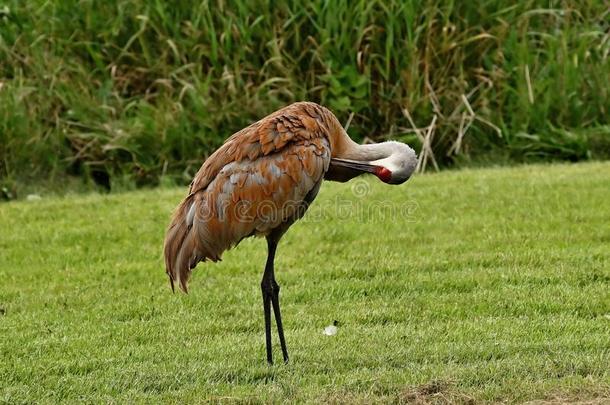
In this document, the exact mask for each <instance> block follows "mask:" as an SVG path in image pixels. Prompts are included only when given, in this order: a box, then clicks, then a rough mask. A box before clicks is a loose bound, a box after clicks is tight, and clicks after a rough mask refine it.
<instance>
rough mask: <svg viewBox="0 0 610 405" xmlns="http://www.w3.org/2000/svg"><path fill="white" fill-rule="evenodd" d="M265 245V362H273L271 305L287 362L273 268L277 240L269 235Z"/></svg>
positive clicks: (263, 285) (277, 289)
mask: <svg viewBox="0 0 610 405" xmlns="http://www.w3.org/2000/svg"><path fill="white" fill-rule="evenodd" d="M267 247H268V255H267V264H266V265H265V273H264V274H263V280H262V281H261V290H262V292H263V309H264V311H265V338H266V344H267V362H268V363H269V364H273V354H272V351H271V308H270V307H271V305H273V313H274V314H275V323H276V325H277V331H278V335H279V337H280V346H281V347H282V355H283V357H284V362H288V350H287V349H286V340H285V339H284V328H283V326H282V315H281V313H280V297H279V294H280V286H279V285H278V284H277V282H276V281H275V274H274V270H273V261H274V258H275V249H276V247H277V240H275V239H274V238H271V237H269V238H267Z"/></svg>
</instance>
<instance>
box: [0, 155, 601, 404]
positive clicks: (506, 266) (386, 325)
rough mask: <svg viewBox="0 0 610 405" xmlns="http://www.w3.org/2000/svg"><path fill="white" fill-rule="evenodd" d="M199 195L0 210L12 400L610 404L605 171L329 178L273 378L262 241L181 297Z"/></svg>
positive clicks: (286, 252)
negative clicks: (171, 257)
mask: <svg viewBox="0 0 610 405" xmlns="http://www.w3.org/2000/svg"><path fill="white" fill-rule="evenodd" d="M185 191H186V190H185V189H184V188H172V189H156V190H143V191H137V192H130V193H122V194H114V195H84V196H81V195H79V196H68V197H62V198H45V197H44V196H43V199H42V200H39V201H18V202H10V203H3V204H0V402H4V401H5V402H10V403H19V402H59V401H65V402H76V401H89V402H119V403H123V402H134V401H135V402H150V403H156V402H157V403H158V402H161V401H163V402H203V401H207V400H219V401H224V400H226V401H230V400H244V401H252V402H258V401H265V402H266V401H309V402H321V401H327V402H333V401H334V402H346V403H352V402H357V401H361V402H372V401H376V400H382V401H387V402H399V401H404V402H408V401H414V400H421V401H443V400H448V401H452V402H460V401H469V400H474V401H476V402H479V401H481V402H482V401H509V402H519V401H527V400H537V399H555V400H559V401H573V400H589V399H595V400H596V401H599V402H603V398H606V400H610V163H587V164H577V165H533V166H522V167H515V168H498V169H495V168H494V169H482V170H461V171H447V172H442V173H440V174H427V175H419V176H416V177H414V178H413V179H412V180H411V181H409V182H407V183H406V184H404V185H401V186H396V187H392V186H388V185H385V184H381V183H379V182H378V181H376V180H375V179H374V178H366V179H364V180H357V181H356V182H355V183H347V184H338V183H325V184H324V186H323V189H322V191H321V192H320V194H319V196H318V198H317V200H316V202H315V203H314V206H313V207H312V208H311V210H310V212H309V213H308V214H307V216H306V217H305V219H304V220H302V221H300V222H299V223H297V224H295V225H294V226H293V227H292V229H290V231H289V232H288V234H287V235H286V236H285V238H284V239H283V240H282V243H281V244H280V247H279V250H278V257H277V261H276V273H277V278H278V282H279V283H280V285H281V286H282V292H281V300H282V312H283V317H284V326H285V330H286V338H287V343H288V350H289V353H290V355H291V361H290V363H289V364H288V365H284V364H282V363H281V361H278V362H277V363H278V364H276V365H274V366H273V367H268V366H267V365H266V362H265V354H264V327H263V325H264V324H263V312H262V299H261V292H260V278H261V275H262V269H263V265H264V261H265V257H266V245H265V242H264V240H261V239H249V240H245V241H243V242H242V243H241V244H240V245H239V246H238V248H237V249H235V250H232V251H230V252H227V253H226V254H225V256H224V257H223V261H222V262H221V263H217V264H208V263H201V264H199V266H198V267H197V270H196V271H195V273H194V275H193V278H192V280H191V284H190V287H191V291H190V293H189V295H184V294H178V293H176V294H172V293H171V291H170V289H169V286H168V283H167V278H166V275H165V273H164V266H163V260H162V253H161V250H162V242H163V236H164V230H165V227H166V225H167V222H168V219H169V216H170V214H171V212H172V210H173V208H174V207H175V205H176V204H177V203H178V202H179V200H180V199H181V198H182V197H183V196H184V193H185ZM334 321H338V333H337V334H336V335H335V336H326V335H324V334H323V333H322V331H323V329H324V327H325V326H327V325H329V324H332V323H333V322H334ZM276 336H277V335H276V332H275V326H274V343H276V345H275V358H276V360H279V359H280V358H281V353H280V351H279V345H277V339H276Z"/></svg>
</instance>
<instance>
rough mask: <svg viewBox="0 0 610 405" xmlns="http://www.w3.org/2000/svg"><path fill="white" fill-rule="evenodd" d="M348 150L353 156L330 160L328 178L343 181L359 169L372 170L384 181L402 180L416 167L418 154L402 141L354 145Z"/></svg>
mask: <svg viewBox="0 0 610 405" xmlns="http://www.w3.org/2000/svg"><path fill="white" fill-rule="evenodd" d="M351 153H352V155H353V157H352V156H350V158H347V159H346V158H339V157H337V158H333V159H332V160H331V168H332V169H333V172H332V178H331V180H336V181H346V180H349V179H350V178H353V177H355V176H357V175H358V174H361V173H371V174H374V175H375V176H377V178H378V179H379V180H381V181H383V182H384V183H388V184H402V183H404V182H405V181H407V180H409V178H410V177H411V175H412V174H413V172H414V171H415V168H416V167H417V154H416V153H415V151H414V150H413V149H412V148H411V147H410V146H409V145H406V144H404V143H401V142H395V141H387V142H382V143H376V144H368V145H357V146H355V147H354V149H353V150H352V152H351Z"/></svg>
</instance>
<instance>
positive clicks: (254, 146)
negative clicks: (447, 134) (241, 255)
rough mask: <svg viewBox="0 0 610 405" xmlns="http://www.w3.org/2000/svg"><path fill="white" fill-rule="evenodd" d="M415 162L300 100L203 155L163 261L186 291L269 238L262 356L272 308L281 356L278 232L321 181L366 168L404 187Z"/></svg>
mask: <svg viewBox="0 0 610 405" xmlns="http://www.w3.org/2000/svg"><path fill="white" fill-rule="evenodd" d="M416 165H417V156H416V154H415V152H414V151H413V149H411V148H410V147H409V146H407V145H405V144H403V143H399V142H392V141H388V142H383V143H379V144H368V145H359V144H357V143H356V142H354V141H353V140H352V139H350V137H349V136H348V135H347V133H346V132H345V130H344V129H343V128H342V126H341V124H340V123H339V121H338V120H337V118H336V117H335V116H334V115H333V113H331V112H330V111H329V110H328V109H326V108H324V107H322V106H319V105H317V104H315V103H310V102H300V103H294V104H291V105H289V106H287V107H285V108H282V109H281V110H278V111H276V112H274V113H272V114H271V115H269V116H267V117H265V118H263V119H262V120H260V121H258V122H255V123H253V124H252V125H250V126H248V127H246V128H244V129H242V130H241V131H239V132H237V133H235V134H234V135H232V136H231V137H230V138H229V139H227V140H226V141H225V143H224V144H223V145H222V146H221V147H220V148H219V149H218V150H216V151H215V152H214V153H213V154H212V155H211V156H210V157H209V158H208V159H206V160H205V162H204V163H203V165H202V166H201V168H200V169H199V171H198V172H197V174H196V176H195V178H194V179H193V181H192V182H191V185H190V189H189V193H188V195H187V196H186V198H185V199H184V200H183V201H182V202H181V203H180V205H179V206H178V207H177V209H176V211H175V213H174V216H173V218H172V220H171V223H170V225H169V228H168V230H167V235H166V237H165V246H164V253H165V266H166V271H167V274H168V275H169V280H170V284H171V287H172V290H173V289H174V283H175V282H176V281H178V282H179V284H180V288H181V289H182V290H183V291H184V292H187V281H188V278H189V276H190V274H191V271H192V269H193V268H194V267H195V266H196V265H197V263H199V262H201V261H206V260H211V261H218V260H220V257H221V254H222V253H223V252H224V251H225V250H227V249H230V248H232V247H234V246H236V245H237V244H238V243H239V242H240V241H241V240H242V239H244V238H247V237H249V236H264V237H266V239H267V249H268V254H267V262H266V264H265V270H264V273H263V278H262V281H261V290H262V294H263V310H264V316H265V343H266V348H267V361H268V362H269V364H272V363H273V356H272V350H271V307H273V313H274V314H275V322H276V325H277V329H278V335H279V340H280V345H281V348H282V355H283V357H284V361H285V362H287V361H288V351H287V350H286V341H285V339H284V330H283V327H282V316H281V314H280V302H279V292H280V286H279V285H278V284H277V282H276V281H275V274H274V269H273V262H274V257H275V251H276V248H277V245H278V242H279V241H280V239H281V237H282V235H283V234H284V233H285V232H286V231H287V230H288V228H289V227H290V225H292V224H293V223H294V222H295V221H296V220H298V219H299V218H301V217H302V216H303V215H304V213H305V211H306V210H307V208H308V206H309V204H311V202H312V201H313V200H314V198H315V197H316V194H317V193H318V190H319V189H320V184H321V183H322V180H323V179H327V180H334V181H340V182H345V181H347V180H349V179H351V178H354V177H356V176H358V175H360V174H363V173H372V174H374V175H375V176H377V177H378V178H379V179H380V180H381V181H383V182H385V183H389V184H401V183H404V182H405V181H407V180H408V179H409V177H410V176H411V174H412V173H413V171H414V170H415V167H416Z"/></svg>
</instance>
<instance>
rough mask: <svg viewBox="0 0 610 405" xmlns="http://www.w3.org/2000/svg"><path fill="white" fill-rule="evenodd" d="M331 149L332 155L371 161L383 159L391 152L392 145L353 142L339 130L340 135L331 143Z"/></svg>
mask: <svg viewBox="0 0 610 405" xmlns="http://www.w3.org/2000/svg"><path fill="white" fill-rule="evenodd" d="M332 151H333V152H332V153H333V157H335V156H337V157H341V158H343V159H349V160H356V161H359V162H372V161H374V160H379V159H384V158H387V157H388V156H390V155H391V154H392V153H393V149H392V146H391V145H390V144H389V143H386V142H382V143H372V144H367V145H360V144H357V143H356V142H354V141H353V140H352V139H351V138H350V137H349V136H348V135H347V133H346V132H345V131H343V130H341V135H340V136H339V137H337V139H336V142H335V143H334V144H333V145H332Z"/></svg>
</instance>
